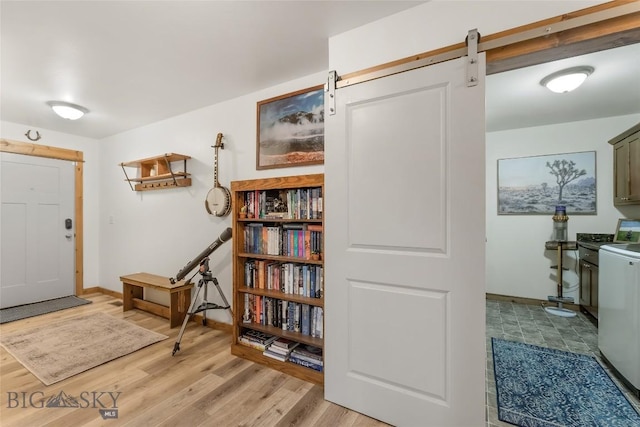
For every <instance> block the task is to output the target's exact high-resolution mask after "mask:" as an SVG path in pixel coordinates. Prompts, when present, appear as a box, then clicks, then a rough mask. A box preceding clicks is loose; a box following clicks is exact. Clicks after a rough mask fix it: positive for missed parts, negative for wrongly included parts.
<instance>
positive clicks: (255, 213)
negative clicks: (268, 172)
mask: <svg viewBox="0 0 640 427" xmlns="http://www.w3.org/2000/svg"><path fill="white" fill-rule="evenodd" d="M244 202H245V206H246V207H247V215H248V216H249V218H283V219H321V218H322V209H323V208H322V188H320V187H313V188H298V189H293V190H255V191H246V192H245V193H244Z"/></svg>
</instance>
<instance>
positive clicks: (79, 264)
mask: <svg viewBox="0 0 640 427" xmlns="http://www.w3.org/2000/svg"><path fill="white" fill-rule="evenodd" d="M0 152H5V153H14V154H23V155H25V156H34V157H46V158H49V159H58V160H66V161H70V162H75V168H74V169H75V195H74V204H75V208H74V212H75V213H74V215H75V222H76V242H75V243H76V249H75V282H76V283H75V294H76V295H82V294H83V293H84V283H83V271H84V268H83V261H84V257H83V254H84V246H83V220H82V213H83V210H82V201H83V197H82V188H83V187H82V177H83V165H84V160H83V157H84V154H83V152H82V151H75V150H68V149H66V148H58V147H49V146H46V145H39V144H32V143H29V142H21V141H12V140H9V139H4V138H0Z"/></svg>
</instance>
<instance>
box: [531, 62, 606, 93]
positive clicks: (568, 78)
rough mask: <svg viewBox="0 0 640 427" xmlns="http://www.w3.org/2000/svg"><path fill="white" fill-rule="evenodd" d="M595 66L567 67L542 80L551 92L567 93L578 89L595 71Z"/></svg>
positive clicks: (542, 83) (541, 82) (543, 84)
mask: <svg viewBox="0 0 640 427" xmlns="http://www.w3.org/2000/svg"><path fill="white" fill-rule="evenodd" d="M593 70H594V69H593V67H589V66H586V65H585V66H581V67H572V68H567V69H566V70H561V71H558V72H556V73H553V74H549V75H548V76H547V77H545V78H544V79H542V80H541V81H540V84H541V85H542V86H545V87H546V88H547V89H549V90H550V91H551V92H555V93H565V92H571V91H572V90H574V89H577V88H578V86H580V85H581V84H582V83H584V81H585V80H586V79H587V77H589V74H591V73H593Z"/></svg>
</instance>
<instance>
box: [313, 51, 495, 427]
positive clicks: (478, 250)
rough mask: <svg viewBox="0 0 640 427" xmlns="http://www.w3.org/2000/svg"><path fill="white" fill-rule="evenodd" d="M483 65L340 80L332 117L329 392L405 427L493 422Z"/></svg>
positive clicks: (461, 63) (459, 63) (459, 62)
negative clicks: (470, 82) (470, 73)
mask: <svg viewBox="0 0 640 427" xmlns="http://www.w3.org/2000/svg"><path fill="white" fill-rule="evenodd" d="M479 73H480V76H479V82H478V85H477V86H474V87H467V84H466V58H460V59H456V60H451V61H448V62H444V63H441V64H436V65H432V66H429V67H425V68H420V69H417V70H413V71H407V72H404V73H400V74H395V75H392V76H389V77H384V78H380V79H376V80H371V81H368V82H365V83H360V84H356V85H352V86H347V87H344V88H339V89H337V90H336V97H335V99H336V114H335V115H328V116H327V117H326V119H325V120H326V122H325V123H326V136H327V138H326V141H327V142H326V147H325V150H326V151H325V187H326V196H325V203H326V205H325V206H326V209H325V213H326V223H325V232H326V235H327V239H326V240H325V242H326V245H327V247H326V248H325V249H326V250H325V254H326V255H325V260H326V270H325V272H326V273H325V274H326V277H325V290H326V294H325V307H326V314H325V327H326V333H325V368H326V370H325V398H326V399H327V400H330V401H332V402H335V403H337V404H339V405H342V406H345V407H348V408H350V409H353V410H356V411H358V412H361V413H364V414H366V415H369V416H371V417H374V418H377V419H380V420H382V421H385V422H387V423H390V424H393V425H397V426H420V427H423V426H480V425H484V424H485V357H486V353H485V256H484V251H485V214H484V212H485V208H484V205H485V172H484V170H485V160H484V158H485V142H484V141H485V134H484V132H485V125H484V123H485V115H484V88H485V87H484V74H485V58H484V55H483V54H481V55H480V64H479ZM325 111H329V109H328V108H327V109H325Z"/></svg>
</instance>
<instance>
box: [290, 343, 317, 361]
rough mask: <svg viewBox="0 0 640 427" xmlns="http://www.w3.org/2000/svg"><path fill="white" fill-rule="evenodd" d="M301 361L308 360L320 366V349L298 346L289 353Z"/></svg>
mask: <svg viewBox="0 0 640 427" xmlns="http://www.w3.org/2000/svg"><path fill="white" fill-rule="evenodd" d="M291 353H292V354H295V355H296V356H298V357H300V358H302V359H308V360H310V361H314V362H315V363H318V364H322V360H323V358H322V349H321V348H320V347H316V346H313V345H299V346H297V347H296V348H294V349H293V351H292V352H291Z"/></svg>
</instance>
